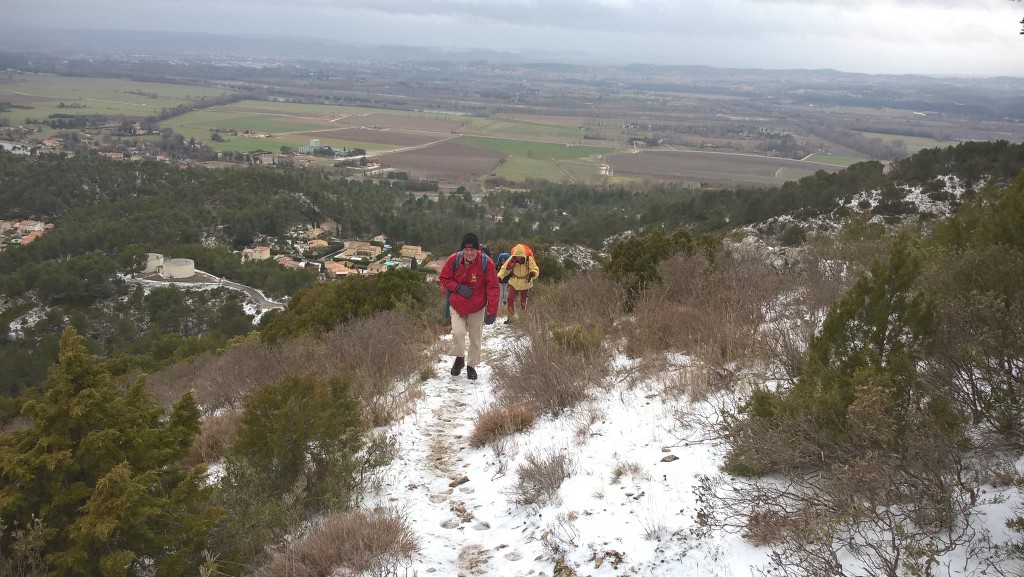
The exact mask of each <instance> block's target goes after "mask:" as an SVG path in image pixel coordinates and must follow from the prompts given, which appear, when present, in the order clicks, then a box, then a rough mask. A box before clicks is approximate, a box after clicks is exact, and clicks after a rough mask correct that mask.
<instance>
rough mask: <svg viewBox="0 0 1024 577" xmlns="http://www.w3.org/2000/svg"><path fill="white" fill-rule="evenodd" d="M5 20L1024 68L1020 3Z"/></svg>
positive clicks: (465, 5)
mask: <svg viewBox="0 0 1024 577" xmlns="http://www.w3.org/2000/svg"><path fill="white" fill-rule="evenodd" d="M0 12H2V13H3V17H2V18H0V19H2V20H6V23H5V24H4V25H5V26H16V27H18V26H24V27H39V26H52V27H63V28H99V29H110V28H118V29H132V30H169V31H195V32H221V33H243V32H244V33H271V34H276V35H288V36H293V35H304V36H309V37H318V38H330V39H335V40H339V41H349V42H360V43H386V44H403V45H410V46H439V47H455V48H472V47H481V48H491V49H496V50H521V49H528V48H536V49H542V50H554V51H561V50H567V51H569V50H571V51H577V52H584V53H588V54H591V55H594V56H597V57H601V58H605V59H608V60H609V61H610V62H614V63H622V62H630V61H633V62H650V63H656V64H682V65H689V64H702V65H708V66H716V67H742V68H770V69H788V68H805V69H806V68H832V69H836V70H841V71H846V72H865V73H882V74H931V75H958V76H962V75H981V76H995V75H1010V76H1024V36H1022V35H1020V34H1019V32H1020V29H1021V24H1020V23H1019V22H1020V20H1021V19H1022V18H1024V3H1021V2H1019V1H1015V0H934V1H931V2H928V1H923V0H351V1H350V0H299V1H298V2H287V1H285V2H282V1H280V0H133V1H131V2H129V1H125V0H90V1H88V2H86V1H83V0H0Z"/></svg>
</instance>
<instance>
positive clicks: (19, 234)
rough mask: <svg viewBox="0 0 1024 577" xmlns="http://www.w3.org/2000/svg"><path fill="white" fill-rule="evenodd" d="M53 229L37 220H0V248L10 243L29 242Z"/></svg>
mask: <svg viewBox="0 0 1024 577" xmlns="http://www.w3.org/2000/svg"><path fill="white" fill-rule="evenodd" d="M52 229H53V225H52V224H49V223H45V222H40V221H38V220H0V250H4V249H5V248H7V245H10V244H29V243H31V242H32V241H34V240H36V239H37V238H39V237H41V236H43V235H44V234H46V233H47V232H48V231H50V230H52Z"/></svg>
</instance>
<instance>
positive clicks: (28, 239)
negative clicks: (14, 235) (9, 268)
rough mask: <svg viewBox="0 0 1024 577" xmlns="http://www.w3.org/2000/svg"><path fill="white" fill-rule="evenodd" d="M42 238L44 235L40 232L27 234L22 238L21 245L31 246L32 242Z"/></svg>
mask: <svg viewBox="0 0 1024 577" xmlns="http://www.w3.org/2000/svg"><path fill="white" fill-rule="evenodd" d="M41 236H43V233H41V232H38V231H32V232H30V233H28V234H26V235H25V236H23V237H21V241H20V244H29V243H30V242H32V241H34V240H36V239H37V238H39V237H41Z"/></svg>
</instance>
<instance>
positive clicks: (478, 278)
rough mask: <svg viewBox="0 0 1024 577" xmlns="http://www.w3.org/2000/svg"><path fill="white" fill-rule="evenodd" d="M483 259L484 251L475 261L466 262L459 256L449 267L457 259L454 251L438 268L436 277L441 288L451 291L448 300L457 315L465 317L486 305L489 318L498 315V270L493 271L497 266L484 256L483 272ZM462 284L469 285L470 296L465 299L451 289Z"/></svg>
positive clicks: (457, 255)
mask: <svg viewBox="0 0 1024 577" xmlns="http://www.w3.org/2000/svg"><path fill="white" fill-rule="evenodd" d="M483 259H484V253H483V252H480V253H478V254H477V257H476V260H474V261H473V262H466V259H465V258H463V259H462V262H461V263H460V264H459V265H458V267H456V268H455V270H452V266H453V265H455V263H456V262H457V261H458V260H459V253H454V254H452V255H451V256H450V257H448V260H446V261H444V266H443V267H441V274H440V275H439V276H438V280H440V281H441V287H442V288H444V290H446V291H451V293H452V295H451V299H450V300H449V302H450V303H451V306H452V308H453V309H455V310H456V312H458V313H459V316H463V317H464V316H466V315H470V314H473V313H475V312H477V311H479V310H480V309H482V308H484V306H486V307H487V313H486V314H488V315H490V316H492V317H496V316H498V295H499V294H500V291H499V288H498V273H497V271H496V269H497V265H495V264H494V261H493V260H491V259H490V258H488V259H487V272H486V273H485V272H484V271H483V269H482V267H481V264H480V263H482V262H483ZM460 284H464V285H466V286H468V287H469V288H471V289H473V296H471V297H469V298H468V299H467V298H466V297H464V296H462V295H460V294H459V293H457V292H455V287H456V286H458V285H460Z"/></svg>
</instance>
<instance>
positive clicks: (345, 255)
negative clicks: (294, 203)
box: [242, 228, 441, 279]
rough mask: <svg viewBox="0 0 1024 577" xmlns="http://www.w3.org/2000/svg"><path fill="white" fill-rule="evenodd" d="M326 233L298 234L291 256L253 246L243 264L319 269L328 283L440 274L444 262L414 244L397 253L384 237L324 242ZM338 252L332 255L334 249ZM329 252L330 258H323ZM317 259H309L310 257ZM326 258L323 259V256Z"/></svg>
mask: <svg viewBox="0 0 1024 577" xmlns="http://www.w3.org/2000/svg"><path fill="white" fill-rule="evenodd" d="M324 234H325V232H324V231H323V230H321V229H319V228H312V229H308V230H305V231H301V232H300V233H298V234H296V236H298V237H299V238H298V239H296V240H292V241H290V244H291V250H290V251H288V252H289V254H277V255H273V254H271V247H270V246H266V245H262V246H252V247H249V248H246V249H244V250H243V251H242V262H246V261H260V260H267V259H271V258H272V259H274V261H275V262H277V263H278V264H279V265H281V266H283V267H285V268H291V269H300V268H306V267H312V268H315V269H316V270H317V271H318V272H319V273H320V275H321V276H322V277H323V278H325V279H337V278H343V277H346V276H349V275H372V274H378V273H381V272H384V271H386V270H388V269H391V268H395V267H406V268H408V267H412V266H413V262H415V263H416V266H417V267H420V266H422V267H424V268H425V269H427V270H432V271H434V272H437V271H436V270H434V269H436V268H437V267H439V266H440V264H441V263H440V262H437V261H431V255H430V253H429V252H426V251H424V250H423V248H422V247H420V246H418V245H413V244H403V245H401V246H400V247H399V248H398V249H397V250H396V249H395V248H394V247H392V246H391V245H390V244H388V239H387V237H386V236H384V235H377V236H375V237H373V238H371V239H369V240H335V239H332V240H331V241H328V240H324V239H323V238H321V237H322V236H324ZM332 248H333V249H334V250H333V251H331V250H330V249H332ZM325 251H328V252H326V254H323V253H324V252H325ZM311 252H312V253H315V254H317V255H318V256H316V257H307V256H306V255H308V254H309V253H311ZM321 254H322V256H319V255H321Z"/></svg>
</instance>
